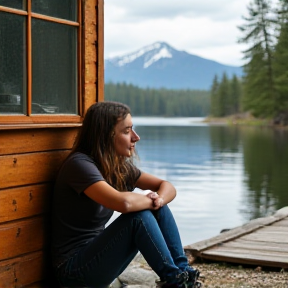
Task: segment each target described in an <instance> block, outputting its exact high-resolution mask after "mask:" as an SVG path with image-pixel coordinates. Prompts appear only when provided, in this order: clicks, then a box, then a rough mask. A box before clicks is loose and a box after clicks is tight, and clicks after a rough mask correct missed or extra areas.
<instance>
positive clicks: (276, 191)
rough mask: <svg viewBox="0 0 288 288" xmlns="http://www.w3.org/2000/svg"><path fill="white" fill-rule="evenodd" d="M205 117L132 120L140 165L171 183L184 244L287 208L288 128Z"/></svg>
mask: <svg viewBox="0 0 288 288" xmlns="http://www.w3.org/2000/svg"><path fill="white" fill-rule="evenodd" d="M200 120H202V119H199V118H176V119H175V118H174V119H169V118H140V117H139V118H138V117H134V118H133V123H134V126H135V130H136V132H137V133H138V134H139V135H140V137H141V140H140V142H138V143H137V151H138V154H139V156H140V162H139V167H140V169H142V170H143V171H145V172H148V173H152V174H154V175H157V176H159V177H160V178H164V179H166V180H168V181H170V182H172V183H173V184H174V185H175V187H176V189H177V191H178V195H177V197H176V198H175V200H174V201H173V202H171V203H170V204H169V206H170V208H171V210H172V211H173V213H174V216H175V219H176V222H177V224H178V227H179V230H180V234H181V238H182V242H183V245H187V244H191V243H195V242H197V241H200V240H204V239H207V238H210V237H213V236H216V235H217V234H218V233H219V232H220V231H221V230H222V229H224V228H233V227H236V226H239V225H241V224H244V223H246V222H248V221H249V220H251V219H254V218H258V217H263V216H267V215H270V214H272V213H273V212H275V211H276V210H278V209H280V208H282V207H284V206H288V133H287V132H285V131H274V130H272V129H270V128H260V127H230V126H213V125H207V124H204V123H202V122H200Z"/></svg>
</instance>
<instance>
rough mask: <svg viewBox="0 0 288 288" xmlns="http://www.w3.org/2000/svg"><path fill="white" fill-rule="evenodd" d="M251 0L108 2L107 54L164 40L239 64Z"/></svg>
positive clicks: (133, 49)
mask: <svg viewBox="0 0 288 288" xmlns="http://www.w3.org/2000/svg"><path fill="white" fill-rule="evenodd" d="M250 1H251V0H217V1H216V0H200V1H199V0H105V2H104V57H105V59H106V58H109V57H114V56H122V55H125V54H127V53H130V52H134V51H136V50H138V49H140V48H142V47H144V46H147V45H150V44H153V43H155V42H158V41H161V42H166V43H168V44H169V45H170V46H172V47H173V48H175V49H177V50H180V51H186V52H188V53H190V54H194V55H197V56H200V57H203V58H206V59H210V60H214V61H217V62H219V63H222V64H227V65H233V66H241V65H243V64H244V60H243V53H242V51H243V50H245V48H247V46H245V45H244V44H239V43H237V42H238V39H239V38H240V37H241V36H242V34H241V32H240V30H239V29H238V28H237V26H239V25H241V24H244V23H245V21H244V20H243V19H242V16H247V11H248V10H247V5H248V4H249V3H250Z"/></svg>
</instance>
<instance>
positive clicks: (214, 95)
mask: <svg viewBox="0 0 288 288" xmlns="http://www.w3.org/2000/svg"><path fill="white" fill-rule="evenodd" d="M218 89H219V82H218V76H217V75H215V76H214V79H213V83H212V86H211V90H210V94H211V100H210V101H211V104H210V107H211V109H210V111H211V112H210V114H211V116H215V117H217V116H218V115H219V107H218Z"/></svg>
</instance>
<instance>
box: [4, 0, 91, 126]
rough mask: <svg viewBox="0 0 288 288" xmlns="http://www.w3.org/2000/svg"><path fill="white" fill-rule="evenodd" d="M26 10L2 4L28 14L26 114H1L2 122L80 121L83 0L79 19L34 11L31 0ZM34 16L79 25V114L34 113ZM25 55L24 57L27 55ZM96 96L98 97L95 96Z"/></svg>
mask: <svg viewBox="0 0 288 288" xmlns="http://www.w3.org/2000/svg"><path fill="white" fill-rule="evenodd" d="M25 1H26V4H27V6H26V7H27V9H26V10H19V9H14V8H10V7H6V6H0V12H6V13H12V14H17V15H21V16H26V55H25V56H26V63H27V64H26V65H27V66H26V67H25V68H26V81H27V82H26V87H27V88H26V98H27V99H26V101H27V107H26V111H25V112H26V114H23V115H22V114H0V124H20V123H21V124H24V123H25V124H33V123H80V122H81V121H82V118H83V114H84V109H83V108H84V106H85V105H83V96H82V95H83V92H84V91H83V88H82V83H84V81H83V77H84V75H83V74H82V70H83V67H82V63H83V58H82V57H83V53H82V51H84V50H85V49H84V47H83V42H84V40H83V38H82V34H84V33H83V31H82V30H83V25H82V23H83V18H84V15H83V12H82V7H83V6H84V4H83V0H78V3H77V4H78V7H77V9H78V11H77V21H76V22H75V21H71V20H65V19H61V18H56V17H52V16H47V15H42V14H38V13H35V12H32V3H31V0H25ZM32 18H35V19H41V20H45V21H49V22H54V23H58V24H65V25H69V26H74V27H78V29H77V30H78V31H77V81H78V87H77V107H78V108H77V113H78V114H77V115H74V114H32ZM25 56H24V57H25ZM95 98H96V97H95Z"/></svg>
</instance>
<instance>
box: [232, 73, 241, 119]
mask: <svg viewBox="0 0 288 288" xmlns="http://www.w3.org/2000/svg"><path fill="white" fill-rule="evenodd" d="M230 86H231V87H230V93H231V95H230V97H231V114H234V113H239V112H240V99H241V93H242V91H241V90H242V89H241V82H240V80H239V79H238V77H237V76H236V75H233V77H232V80H231V81H230Z"/></svg>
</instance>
